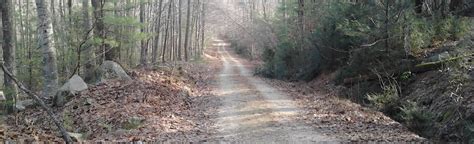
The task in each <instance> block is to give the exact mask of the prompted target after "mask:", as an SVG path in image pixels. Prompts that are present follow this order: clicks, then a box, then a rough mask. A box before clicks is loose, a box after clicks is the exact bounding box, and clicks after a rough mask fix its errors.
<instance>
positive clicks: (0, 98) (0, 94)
mask: <svg viewBox="0 0 474 144" xmlns="http://www.w3.org/2000/svg"><path fill="white" fill-rule="evenodd" d="M4 100H7V99H6V98H5V95H4V94H3V91H0V101H4Z"/></svg>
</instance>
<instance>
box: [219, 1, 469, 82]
mask: <svg viewBox="0 0 474 144" xmlns="http://www.w3.org/2000/svg"><path fill="white" fill-rule="evenodd" d="M257 3H260V2H257ZM262 3H264V2H262ZM463 3H464V4H463ZM252 5H253V4H252V3H251V2H246V1H240V3H238V4H236V6H241V7H242V11H243V12H244V14H243V16H242V17H241V18H240V19H238V20H236V21H242V23H239V24H236V25H235V26H234V28H233V29H238V30H239V31H231V32H228V34H224V35H225V36H226V38H228V39H229V41H230V42H232V43H233V46H234V47H235V48H236V50H237V52H239V53H241V54H244V55H250V56H252V55H254V54H253V53H261V55H262V59H263V60H264V61H265V62H266V63H265V65H264V66H263V67H261V68H260V69H258V71H257V73H259V74H262V75H266V76H269V77H275V78H281V79H306V80H309V79H312V78H313V77H314V76H316V75H317V74H318V73H319V72H321V71H331V70H334V69H336V68H340V67H342V66H346V65H351V66H352V65H353V67H351V72H347V73H341V77H343V76H342V75H346V74H347V75H352V74H354V73H359V72H360V73H364V72H370V70H368V69H364V68H365V67H364V66H362V65H366V64H367V67H370V66H371V65H375V63H373V62H375V61H376V60H375V59H372V58H381V57H384V60H390V61H391V62H395V61H396V59H397V58H396V57H404V58H406V57H408V56H410V55H416V54H417V53H419V52H420V51H421V49H423V48H427V47H429V46H430V45H431V44H432V43H433V42H443V41H447V40H456V39H458V38H459V37H461V36H462V35H463V33H465V31H466V28H467V27H468V26H467V25H468V24H467V22H466V21H465V20H464V19H463V18H462V17H461V14H460V13H459V12H458V11H456V10H454V9H460V10H462V9H463V8H465V7H467V6H466V4H465V1H463V0H459V1H444V0H415V1H392V0H334V1H308V0H297V1H286V0H280V1H279V7H278V8H277V12H276V13H275V18H274V19H272V20H268V21H267V20H266V17H267V16H265V15H263V14H266V12H265V11H266V10H271V8H270V9H268V7H263V6H261V9H256V10H253V6H252ZM461 5H462V6H461ZM262 11H263V12H262ZM256 12H257V14H258V13H262V15H261V16H260V17H258V16H257V17H252V15H253V14H254V13H256ZM246 15H250V20H248V18H249V17H247V16H246ZM427 17H428V18H427ZM255 39H258V40H257V41H255ZM255 44H257V45H258V46H257V47H261V48H260V49H257V50H256V51H255V50H254V45H255ZM259 51H260V52H259ZM248 53H251V54H248ZM394 53H397V54H399V53H401V54H403V55H396V56H395V55H394ZM367 55H370V56H367ZM385 57H388V58H385ZM400 59H401V58H400ZM356 63H357V64H356ZM356 65H358V66H356ZM347 67H349V66H347ZM356 71H357V72H356ZM349 73H352V74H349Z"/></svg>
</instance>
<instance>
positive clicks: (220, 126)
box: [215, 41, 336, 143]
mask: <svg viewBox="0 0 474 144" xmlns="http://www.w3.org/2000/svg"><path fill="white" fill-rule="evenodd" d="M215 45H217V46H218V47H219V48H218V54H219V55H220V60H221V62H222V64H223V68H222V70H221V72H220V74H219V76H218V85H219V87H218V92H217V93H218V96H219V98H220V99H221V102H222V106H221V107H220V108H219V113H218V118H217V120H216V126H217V130H218V133H219V134H218V137H220V138H222V141H241V142H242V141H244V142H245V141H247V142H252V143H253V142H265V143H268V142H273V143H275V142H277V143H282V142H284V143H293V142H335V141H336V140H335V139H333V138H330V137H327V136H324V135H322V134H321V133H319V132H317V131H315V129H314V128H313V127H311V126H309V125H306V124H304V123H303V122H301V121H299V120H297V118H298V117H301V116H302V115H301V114H302V113H301V111H302V110H301V109H300V108H299V107H298V106H297V104H296V103H295V102H294V101H293V100H292V99H291V98H290V97H288V96H287V95H286V94H285V93H282V92H280V91H279V90H277V89H275V88H273V87H272V86H270V85H268V84H267V83H265V82H264V81H262V80H260V79H257V78H255V77H253V75H252V74H251V72H250V71H249V70H248V69H247V68H246V67H245V66H244V65H243V64H242V63H241V62H240V61H239V60H238V59H236V58H234V57H233V56H232V55H231V54H230V53H229V52H228V49H229V48H228V47H227V46H226V45H227V44H225V43H224V42H222V41H217V43H216V44H215Z"/></svg>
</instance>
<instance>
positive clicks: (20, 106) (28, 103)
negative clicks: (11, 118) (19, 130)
mask: <svg viewBox="0 0 474 144" xmlns="http://www.w3.org/2000/svg"><path fill="white" fill-rule="evenodd" d="M33 105H35V101H34V100H32V99H29V100H23V101H19V102H17V103H16V104H15V108H16V109H17V110H18V111H23V110H25V109H26V108H29V107H32V106H33Z"/></svg>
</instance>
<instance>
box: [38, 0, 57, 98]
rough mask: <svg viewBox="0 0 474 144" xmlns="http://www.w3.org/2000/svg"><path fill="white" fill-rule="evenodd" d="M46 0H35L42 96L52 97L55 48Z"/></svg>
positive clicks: (55, 88) (55, 71)
mask: <svg viewBox="0 0 474 144" xmlns="http://www.w3.org/2000/svg"><path fill="white" fill-rule="evenodd" d="M46 3H47V2H46V0H36V9H37V13H38V31H39V33H38V41H39V46H38V47H39V48H40V49H41V50H42V52H43V73H44V89H43V96H45V97H52V96H54V95H55V94H56V91H57V88H58V69H57V62H56V49H55V47H54V41H53V38H52V36H53V27H52V24H51V18H50V16H49V10H48V5H47V4H46Z"/></svg>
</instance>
